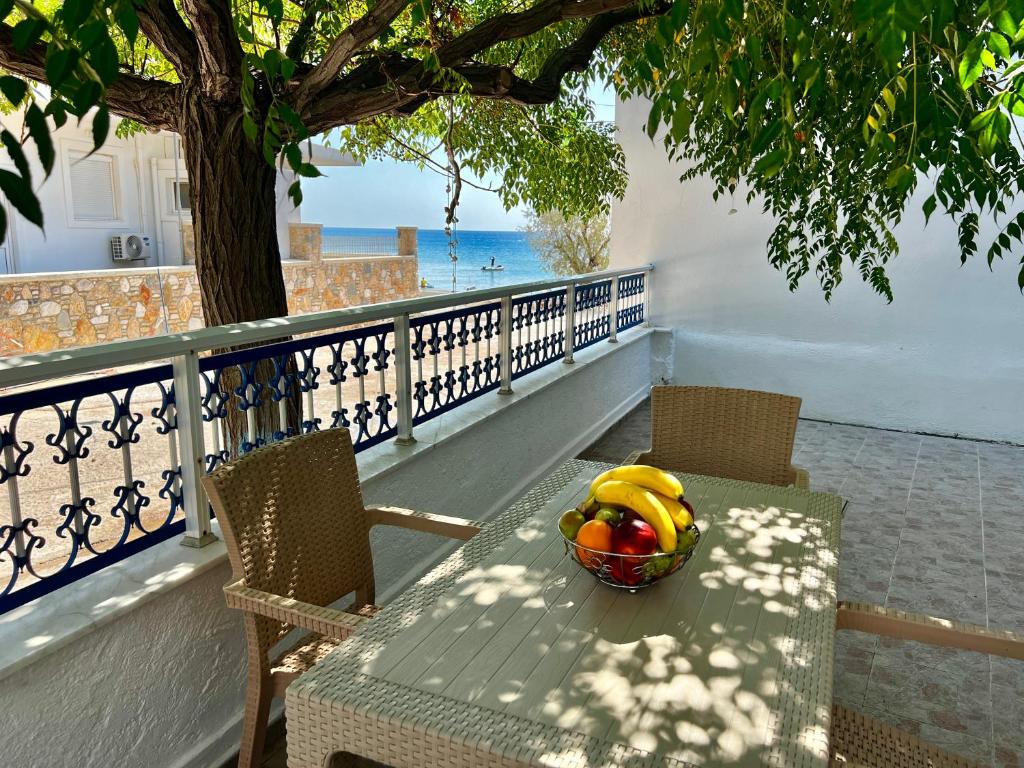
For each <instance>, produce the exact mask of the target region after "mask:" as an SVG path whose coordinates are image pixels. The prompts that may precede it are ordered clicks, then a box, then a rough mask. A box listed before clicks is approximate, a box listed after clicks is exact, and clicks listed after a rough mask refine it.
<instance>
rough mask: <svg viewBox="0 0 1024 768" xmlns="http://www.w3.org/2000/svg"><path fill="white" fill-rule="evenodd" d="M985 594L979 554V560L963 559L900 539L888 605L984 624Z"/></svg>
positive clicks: (982, 569) (983, 574)
mask: <svg viewBox="0 0 1024 768" xmlns="http://www.w3.org/2000/svg"><path fill="white" fill-rule="evenodd" d="M985 598H986V595H985V572H984V568H983V567H982V565H981V559H980V557H979V558H978V560H977V561H976V562H971V563H963V562H958V561H954V560H951V559H950V558H947V557H945V556H943V555H942V554H939V553H934V552H930V551H925V550H921V549H920V548H918V547H915V546H914V545H912V544H908V546H906V547H904V546H902V543H901V546H900V549H899V551H898V552H897V554H896V562H895V564H894V566H893V574H892V584H891V586H890V587H889V593H888V596H887V599H886V605H887V606H888V607H890V608H897V609H899V610H903V611H912V612H916V613H926V614H929V615H932V616H937V617H939V618H944V619H953V620H956V621H966V622H971V623H974V624H984V623H985V618H986V607H985V603H986V599H985Z"/></svg>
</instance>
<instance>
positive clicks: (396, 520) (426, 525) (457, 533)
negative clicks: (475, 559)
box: [366, 507, 483, 541]
mask: <svg viewBox="0 0 1024 768" xmlns="http://www.w3.org/2000/svg"><path fill="white" fill-rule="evenodd" d="M366 515H367V519H368V520H369V523H370V527H371V528H372V527H373V526H375V525H394V526H397V527H399V528H408V529H409V530H412V531H421V532H422V533H436V534H438V535H440V536H447V537H448V538H449V539H460V540H462V541H468V540H469V539H472V538H473V537H474V536H476V535H477V534H478V533H480V529H481V528H482V527H483V523H480V522H477V521H475V520H464V519H463V518H461V517H448V516H447V515H433V514H431V513H429V512H417V511H415V510H412V509H402V508H401V507H368V508H367V510H366Z"/></svg>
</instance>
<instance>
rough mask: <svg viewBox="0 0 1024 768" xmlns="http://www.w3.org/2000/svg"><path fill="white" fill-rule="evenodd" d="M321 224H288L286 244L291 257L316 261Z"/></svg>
mask: <svg viewBox="0 0 1024 768" xmlns="http://www.w3.org/2000/svg"><path fill="white" fill-rule="evenodd" d="M323 228H324V225H323V224H299V223H296V222H292V223H290V224H289V225H288V246H289V248H290V249H291V257H292V258H293V259H306V260H308V261H317V260H318V259H319V258H320V245H321V242H322V230H323Z"/></svg>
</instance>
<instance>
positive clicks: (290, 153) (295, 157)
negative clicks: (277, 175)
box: [284, 144, 302, 171]
mask: <svg viewBox="0 0 1024 768" xmlns="http://www.w3.org/2000/svg"><path fill="white" fill-rule="evenodd" d="M284 157H285V160H287V161H288V165H289V166H290V167H291V169H292V170H293V171H298V170H299V167H300V166H301V165H302V150H301V149H299V145H298V144H286V145H285V147H284Z"/></svg>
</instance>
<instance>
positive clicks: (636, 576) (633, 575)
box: [562, 525, 700, 590]
mask: <svg viewBox="0 0 1024 768" xmlns="http://www.w3.org/2000/svg"><path fill="white" fill-rule="evenodd" d="M688 533H689V535H690V536H691V537H692V541H693V543H692V544H690V545H689V546H687V547H686V548H685V549H684V550H683V551H678V550H677V551H675V552H660V551H659V552H655V553H654V554H650V555H622V554H618V553H616V552H605V551H603V550H600V549H591V548H590V547H584V546H582V545H580V544H577V543H576V542H574V541H573V540H572V539H569V538H566V536H565V535H564V534H563V535H562V538H563V540H564V541H565V549H566V551H567V552H568V553H569V556H570V557H571V558H572V559H573V561H575V562H576V563H578V564H579V565H581V566H583V568H585V569H586V570H588V571H590V573H592V574H593V575H594V576H595V577H596V578H597V580H598V581H600V582H601V583H602V584H607V585H609V586H611V587H618V588H620V589H629V590H636V589H643V588H644V587H649V586H651V584H654V583H655V582H658V581H661V580H662V579H664V578H665V577H667V576H671V575H672V574H673V573H675V572H676V571H678V570H680V569H681V568H682V567H683V566H684V565H685V564H686V561H687V560H689V559H690V557H691V555H693V551H694V549H696V547H697V542H698V541H700V529H698V528H697V526H696V525H693V526H691V527H690V529H689V532H688Z"/></svg>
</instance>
